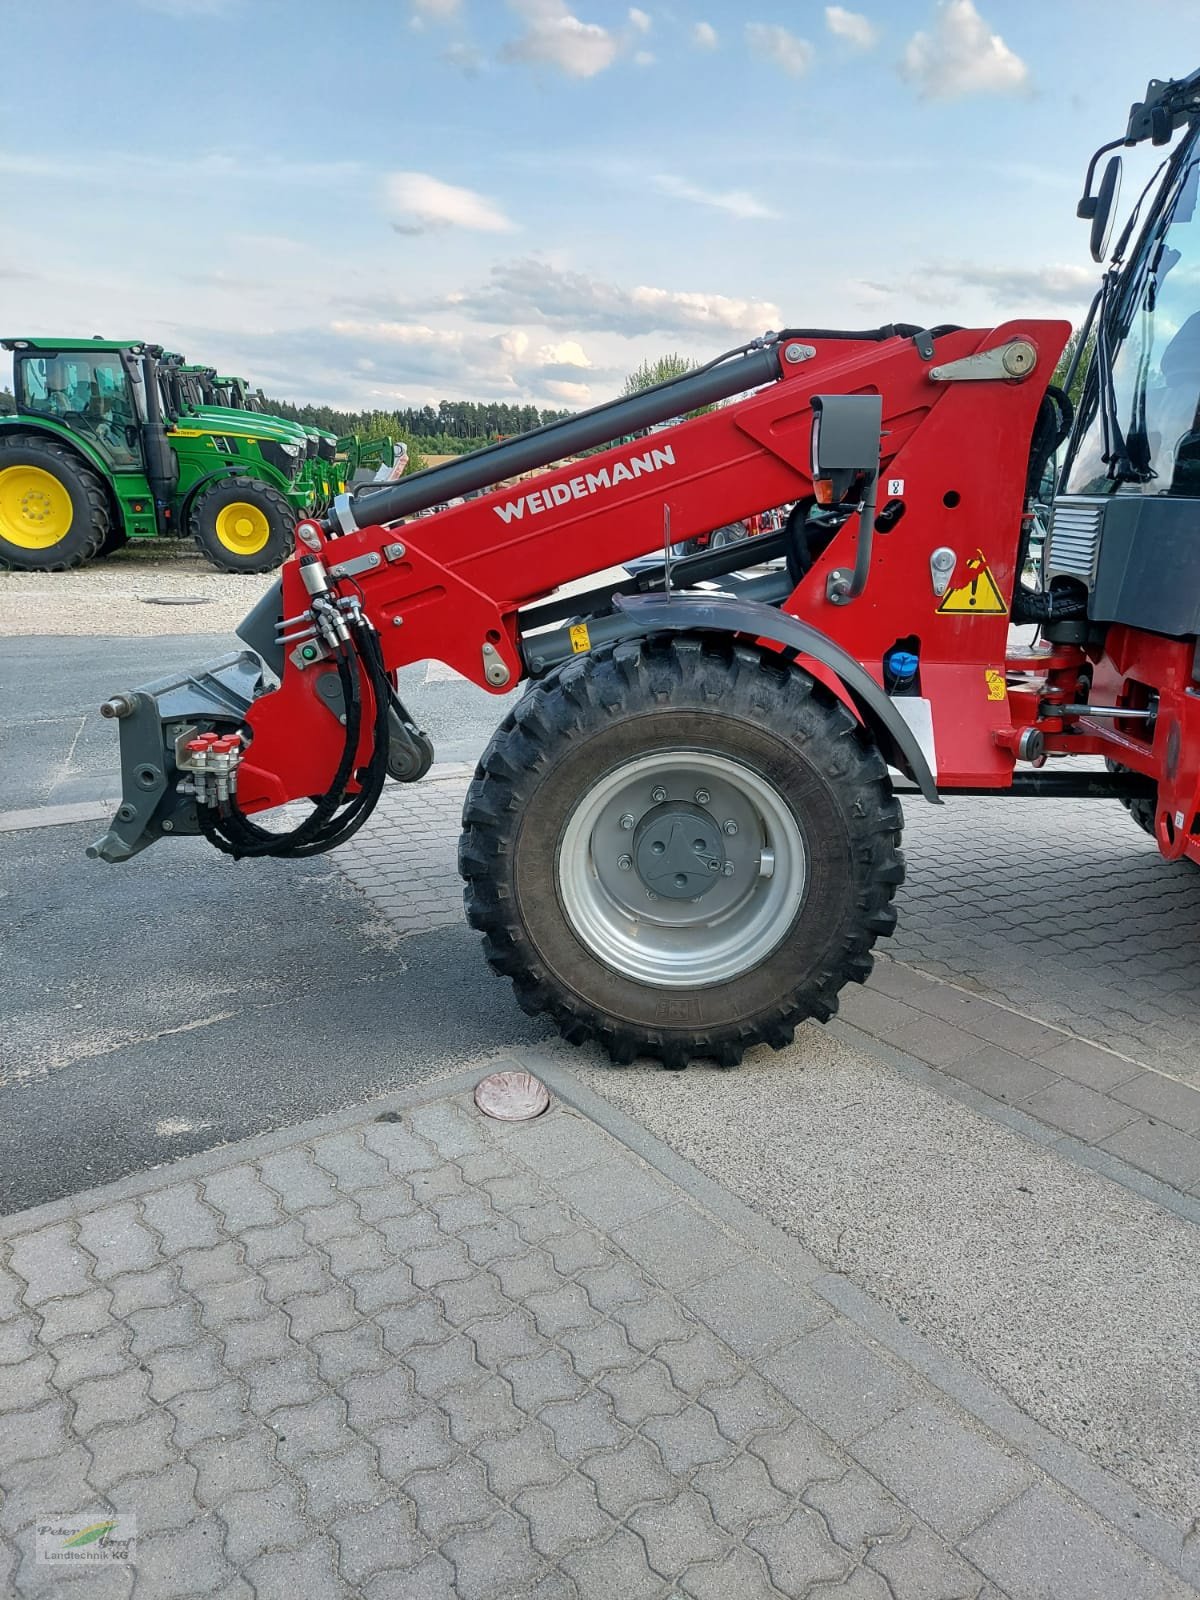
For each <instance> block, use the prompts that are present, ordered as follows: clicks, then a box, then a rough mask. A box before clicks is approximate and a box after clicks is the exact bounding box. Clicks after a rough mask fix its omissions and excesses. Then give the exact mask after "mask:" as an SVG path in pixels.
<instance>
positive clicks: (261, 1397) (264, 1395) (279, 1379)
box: [242, 1350, 322, 1417]
mask: <svg viewBox="0 0 1200 1600" xmlns="http://www.w3.org/2000/svg"><path fill="white" fill-rule="evenodd" d="M242 1378H243V1381H244V1382H245V1384H246V1390H247V1393H248V1395H249V1406H250V1410H251V1411H253V1412H254V1413H255V1415H256V1416H259V1417H269V1416H271V1414H272V1413H273V1412H275V1411H277V1410H278V1409H279V1408H280V1407H281V1406H299V1405H304V1404H305V1403H306V1402H307V1401H310V1400H315V1399H316V1398H317V1397H318V1395H320V1394H321V1393H322V1389H321V1384H320V1382H319V1381H318V1377H317V1369H316V1362H315V1361H314V1360H313V1358H312V1356H311V1355H310V1354H309V1352H308V1351H305V1350H297V1351H295V1352H294V1353H293V1354H291V1355H286V1356H282V1357H281V1358H280V1359H279V1360H277V1361H265V1362H263V1363H262V1364H261V1365H259V1366H253V1367H247V1368H246V1370H245V1371H244V1372H243V1373H242Z"/></svg>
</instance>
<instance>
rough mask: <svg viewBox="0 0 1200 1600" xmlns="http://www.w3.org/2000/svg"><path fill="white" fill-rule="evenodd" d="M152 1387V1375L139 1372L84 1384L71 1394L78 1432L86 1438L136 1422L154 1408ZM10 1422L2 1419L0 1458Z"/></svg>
mask: <svg viewBox="0 0 1200 1600" xmlns="http://www.w3.org/2000/svg"><path fill="white" fill-rule="evenodd" d="M149 1387H150V1382H149V1377H148V1374H146V1373H145V1372H140V1371H137V1370H134V1371H133V1372H122V1373H118V1374H117V1376H116V1377H114V1378H93V1379H90V1380H89V1381H88V1382H86V1383H81V1384H80V1385H79V1387H78V1388H77V1389H75V1390H73V1391H72V1395H71V1398H72V1399H73V1400H74V1402H75V1416H74V1419H73V1426H74V1431H75V1432H76V1433H78V1434H81V1435H82V1436H84V1437H85V1438H86V1436H87V1435H88V1434H89V1433H91V1432H92V1431H93V1430H94V1429H96V1428H102V1427H103V1426H104V1424H105V1423H106V1422H132V1421H133V1420H134V1419H135V1418H137V1417H140V1416H142V1415H143V1414H144V1413H145V1412H147V1411H149V1410H150V1409H151V1401H150V1397H149ZM25 1414H26V1415H27V1416H28V1415H30V1413H28V1412H27V1413H25ZM13 1415H14V1416H19V1415H20V1413H14V1414H13ZM9 1420H10V1418H9V1417H3V1418H0V1457H2V1456H3V1454H4V1450H3V1437H4V1428H5V1425H6V1424H7V1423H8V1422H9ZM17 1459H20V1458H19V1457H18V1458H17Z"/></svg>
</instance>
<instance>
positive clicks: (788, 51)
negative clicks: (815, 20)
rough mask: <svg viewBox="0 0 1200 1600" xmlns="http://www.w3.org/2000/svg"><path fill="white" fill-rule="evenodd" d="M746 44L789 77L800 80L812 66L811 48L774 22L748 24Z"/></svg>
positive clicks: (805, 40)
mask: <svg viewBox="0 0 1200 1600" xmlns="http://www.w3.org/2000/svg"><path fill="white" fill-rule="evenodd" d="M746 43H747V44H748V45H749V46H750V48H751V50H752V51H753V52H754V54H755V55H756V56H762V57H763V59H764V60H766V61H773V62H774V63H775V65H776V66H777V67H781V68H782V69H783V71H784V72H786V73H788V75H789V76H790V77H793V78H802V77H803V76H804V74H805V73H806V72H807V71H808V69H809V67H810V66H811V65H812V58H813V47H812V45H811V44H809V42H808V40H807V39H801V38H800V37H799V36H798V35H797V34H794V33H789V32H788V30H787V29H786V28H781V27H779V26H778V24H777V23H774V22H748V23H747V24H746Z"/></svg>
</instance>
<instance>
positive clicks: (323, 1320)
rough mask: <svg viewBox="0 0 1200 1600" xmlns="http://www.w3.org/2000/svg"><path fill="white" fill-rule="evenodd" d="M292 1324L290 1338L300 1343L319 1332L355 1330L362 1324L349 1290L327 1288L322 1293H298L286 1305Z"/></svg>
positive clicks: (305, 1342)
mask: <svg viewBox="0 0 1200 1600" xmlns="http://www.w3.org/2000/svg"><path fill="white" fill-rule="evenodd" d="M283 1310H284V1312H285V1313H286V1315H287V1320H288V1323H289V1330H288V1331H289V1335H290V1337H291V1338H292V1339H294V1340H295V1341H297V1342H298V1343H299V1344H307V1342H308V1341H309V1340H310V1339H312V1338H315V1337H316V1335H317V1334H318V1333H335V1332H337V1331H339V1330H344V1329H346V1328H352V1327H353V1326H354V1324H355V1323H356V1322H357V1321H358V1312H357V1311H356V1310H355V1308H354V1301H353V1298H352V1297H351V1295H350V1292H349V1290H348V1289H344V1288H341V1287H337V1288H333V1289H326V1290H324V1291H323V1292H322V1293H321V1294H298V1295H295V1296H294V1297H293V1298H292V1299H290V1300H285V1301H284V1302H283Z"/></svg>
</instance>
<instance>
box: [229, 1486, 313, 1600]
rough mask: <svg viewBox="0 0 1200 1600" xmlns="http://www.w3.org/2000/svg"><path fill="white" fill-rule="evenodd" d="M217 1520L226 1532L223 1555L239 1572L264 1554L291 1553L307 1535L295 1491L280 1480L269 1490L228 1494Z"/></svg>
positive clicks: (250, 1490) (248, 1490)
mask: <svg viewBox="0 0 1200 1600" xmlns="http://www.w3.org/2000/svg"><path fill="white" fill-rule="evenodd" d="M221 1521H222V1522H223V1523H224V1524H225V1527H226V1529H227V1533H226V1538H225V1553H226V1555H227V1556H228V1557H229V1560H230V1561H231V1562H232V1563H233V1565H234V1566H235V1567H238V1568H241V1569H243V1570H244V1569H245V1568H247V1567H249V1566H250V1565H251V1564H252V1563H253V1562H254V1561H257V1559H258V1558H259V1556H261V1555H265V1554H266V1553H267V1551H269V1550H294V1549H296V1548H297V1547H298V1546H299V1545H301V1544H303V1543H304V1541H305V1540H306V1539H307V1538H309V1537H310V1535H311V1530H310V1529H309V1527H308V1526H307V1524H306V1523H305V1521H304V1518H303V1517H302V1516H301V1515H300V1493H299V1490H298V1489H297V1488H296V1486H295V1485H294V1484H291V1483H288V1482H287V1481H286V1480H285V1479H282V1478H281V1479H280V1480H279V1482H278V1483H273V1484H272V1485H271V1487H270V1488H269V1489H247V1490H243V1491H241V1492H239V1493H236V1494H231V1495H229V1496H228V1498H227V1499H225V1500H222V1502H221ZM296 1600H301V1597H299V1596H297V1597H296Z"/></svg>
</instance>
